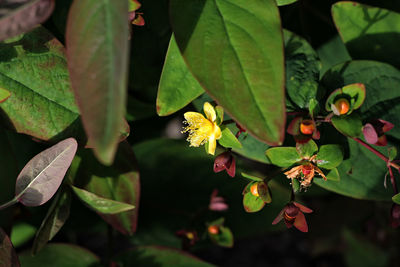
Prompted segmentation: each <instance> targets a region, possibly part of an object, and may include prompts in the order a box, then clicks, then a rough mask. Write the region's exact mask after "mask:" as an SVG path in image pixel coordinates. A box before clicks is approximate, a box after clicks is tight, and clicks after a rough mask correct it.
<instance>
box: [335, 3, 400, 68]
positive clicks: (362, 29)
mask: <svg viewBox="0 0 400 267" xmlns="http://www.w3.org/2000/svg"><path fill="white" fill-rule="evenodd" d="M332 17H333V20H334V22H335V24H336V28H337V29H338V31H339V33H340V36H341V38H342V40H343V42H344V43H345V44H346V47H347V50H348V51H349V53H350V55H351V56H352V58H354V59H373V60H379V61H384V62H388V63H390V64H392V65H394V66H396V67H400V59H399V56H400V53H399V49H398V46H397V45H396V44H397V43H399V42H400V14H399V13H396V12H393V11H390V10H387V9H383V8H377V7H371V6H367V5H363V4H359V3H356V2H339V3H336V4H334V5H333V6H332Z"/></svg>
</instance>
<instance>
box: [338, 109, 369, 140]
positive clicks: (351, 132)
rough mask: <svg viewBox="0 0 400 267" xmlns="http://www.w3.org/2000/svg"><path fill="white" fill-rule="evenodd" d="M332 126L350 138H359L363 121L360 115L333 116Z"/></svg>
mask: <svg viewBox="0 0 400 267" xmlns="http://www.w3.org/2000/svg"><path fill="white" fill-rule="evenodd" d="M331 121H332V124H333V126H335V128H336V130H338V131H339V132H341V133H342V134H344V135H346V136H349V137H359V136H360V135H361V133H362V121H361V118H360V116H359V115H358V114H356V113H353V114H350V115H348V116H345V115H342V116H333V117H332V119H331Z"/></svg>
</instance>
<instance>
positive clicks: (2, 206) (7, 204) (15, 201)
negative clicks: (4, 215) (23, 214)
mask: <svg viewBox="0 0 400 267" xmlns="http://www.w3.org/2000/svg"><path fill="white" fill-rule="evenodd" d="M17 202H18V199H17V198H13V199H11V200H10V201H8V202H7V203H4V204H3V205H1V206H0V210H3V209H5V208H8V207H10V206H12V205H14V204H15V203H17Z"/></svg>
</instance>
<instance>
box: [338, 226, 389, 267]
mask: <svg viewBox="0 0 400 267" xmlns="http://www.w3.org/2000/svg"><path fill="white" fill-rule="evenodd" d="M342 235H343V238H344V240H345V242H346V250H345V253H344V259H345V262H346V266H349V267H358V266H365V267H385V266H388V263H389V255H388V253H387V252H386V251H384V250H382V249H381V248H380V247H378V246H376V245H375V244H374V243H372V242H370V241H368V240H366V239H361V238H357V237H356V236H355V235H354V234H353V233H352V232H350V231H349V230H347V229H344V231H343V234H342Z"/></svg>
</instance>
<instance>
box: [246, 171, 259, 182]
mask: <svg viewBox="0 0 400 267" xmlns="http://www.w3.org/2000/svg"><path fill="white" fill-rule="evenodd" d="M241 174H242V176H243V177H244V178H247V179H250V180H252V181H256V182H262V181H264V179H263V178H260V177H257V176H254V175H251V174H247V173H244V172H242V173H241Z"/></svg>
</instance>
